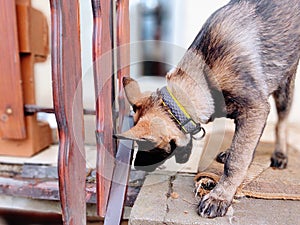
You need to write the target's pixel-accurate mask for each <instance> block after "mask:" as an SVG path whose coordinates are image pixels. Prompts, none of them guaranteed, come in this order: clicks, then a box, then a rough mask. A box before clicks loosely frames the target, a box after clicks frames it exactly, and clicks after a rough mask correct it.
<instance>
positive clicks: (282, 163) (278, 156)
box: [271, 152, 288, 169]
mask: <svg viewBox="0 0 300 225" xmlns="http://www.w3.org/2000/svg"><path fill="white" fill-rule="evenodd" d="M287 163H288V157H287V156H286V155H285V154H283V153H281V152H275V153H273V155H272V157H271V167H273V168H277V169H285V168H286V167H287Z"/></svg>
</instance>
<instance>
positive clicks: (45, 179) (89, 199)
mask: <svg viewBox="0 0 300 225" xmlns="http://www.w3.org/2000/svg"><path fill="white" fill-rule="evenodd" d="M129 150H130V149H129ZM0 167H1V174H2V175H1V176H0V194H5V195H8V196H15V197H23V198H30V199H40V200H50V201H51V200H54V201H59V200H60V197H59V186H58V179H57V167H51V166H41V165H34V164H30V165H24V166H21V168H20V166H19V167H16V166H15V168H12V165H11V164H9V165H3V164H2V165H1V166H0ZM4 170H6V172H5V173H6V174H9V175H10V177H5V176H4V175H3V174H4ZM20 170H22V171H20ZM122 174H123V173H120V175H122ZM116 175H117V174H116ZM120 179H123V177H120V178H118V179H115V180H114V181H116V183H115V184H116V185H120V186H123V185H124V184H125V185H126V182H127V178H125V179H124V181H125V183H124V182H123V181H122V180H120ZM144 179H145V173H141V171H131V173H130V180H129V186H128V190H127V195H126V196H127V198H126V199H125V206H128V207H132V206H133V204H134V201H135V199H136V197H137V195H138V193H139V191H140V188H141V187H142V184H143V182H144ZM119 181H120V182H119ZM124 190H126V189H124ZM119 193H121V194H122V196H125V194H124V193H122V192H119ZM84 194H85V200H86V203H90V204H96V182H95V176H94V171H92V172H91V171H86V186H85V192H84ZM114 196H115V198H116V199H117V201H120V199H121V198H120V199H119V198H118V197H120V196H119V195H114ZM123 199H124V198H123ZM110 202H111V200H110ZM122 204H123V202H122ZM118 210H120V209H118ZM118 210H117V211H118ZM121 211H122V208H121ZM107 216H108V215H107ZM115 224H117V223H113V225H115Z"/></svg>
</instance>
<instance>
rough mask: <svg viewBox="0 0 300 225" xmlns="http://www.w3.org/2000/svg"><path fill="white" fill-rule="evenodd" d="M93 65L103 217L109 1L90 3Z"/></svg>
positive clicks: (107, 178)
mask: <svg viewBox="0 0 300 225" xmlns="http://www.w3.org/2000/svg"><path fill="white" fill-rule="evenodd" d="M92 7H93V18H94V30H93V63H94V82H95V94H96V99H97V101H96V137H97V151H98V154H97V191H98V192H97V202H98V207H97V209H98V214H99V216H102V217H104V216H105V213H106V204H107V199H108V194H109V190H110V185H111V179H112V173H113V168H114V149H113V140H112V134H113V122H112V121H113V119H112V51H111V32H110V16H111V13H110V12H111V1H110V0H92Z"/></svg>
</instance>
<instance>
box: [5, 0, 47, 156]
mask: <svg viewBox="0 0 300 225" xmlns="http://www.w3.org/2000/svg"><path fill="white" fill-rule="evenodd" d="M5 2H6V1H1V3H0V4H4V3H5ZM9 4H13V5H11V8H10V9H8V8H5V7H6V6H4V5H3V7H2V6H1V7H0V10H1V13H0V18H2V19H0V20H1V21H2V22H4V20H3V19H5V20H7V22H5V25H0V30H1V31H0V39H1V40H0V46H1V47H0V52H2V53H4V52H5V55H6V57H2V60H1V61H0V71H1V72H0V79H1V81H0V96H1V97H0V105H1V106H0V111H1V112H3V110H5V112H4V113H2V114H1V115H2V117H1V118H2V121H1V123H0V128H1V139H0V154H1V155H9V156H31V155H33V154H35V153H37V152H39V151H41V150H42V149H44V148H46V147H48V146H49V145H51V143H52V131H51V129H50V127H49V125H48V123H45V122H40V121H38V120H37V116H36V113H34V114H31V115H26V116H24V104H35V83H34V63H35V62H42V61H45V59H46V58H47V56H48V54H49V47H48V45H49V43H48V24H47V21H46V18H45V16H44V15H43V14H42V13H41V12H39V11H38V10H36V9H34V8H32V7H31V3H30V0H16V2H15V3H14V1H9ZM10 10H12V11H11V12H10ZM7 13H8V14H7ZM6 14H7V15H6ZM5 15H6V16H5ZM2 16H4V17H2ZM2 22H1V23H2ZM12 24H15V25H12ZM16 28H17V32H16V30H15V29H16ZM5 30H6V31H5ZM6 32H8V33H6ZM4 39H7V40H4ZM15 42H17V43H15ZM13 43H14V44H13ZM12 44H13V45H12ZM13 46H14V47H13ZM17 47H18V48H17ZM13 55H14V56H13ZM2 63H3V64H2ZM11 65H13V67H10V66H11ZM8 69H10V70H11V69H12V70H11V71H8ZM20 72H21V73H20ZM43 75H44V74H40V76H43ZM2 79H3V81H2ZM11 82H12V83H11ZM20 94H21V97H20ZM2 98H3V99H2ZM17 100H18V101H17ZM7 113H8V114H7ZM24 122H25V127H23V126H24ZM22 124H23V125H22ZM6 125H8V126H6ZM19 126H20V127H19ZM20 129H21V131H20ZM25 133H26V136H23V135H25ZM20 134H22V136H20ZM17 137H18V138H17Z"/></svg>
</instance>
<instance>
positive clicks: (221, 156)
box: [216, 151, 227, 164]
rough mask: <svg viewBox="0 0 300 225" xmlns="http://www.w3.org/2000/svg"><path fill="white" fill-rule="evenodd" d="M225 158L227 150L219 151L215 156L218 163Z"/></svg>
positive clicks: (222, 161)
mask: <svg viewBox="0 0 300 225" xmlns="http://www.w3.org/2000/svg"><path fill="white" fill-rule="evenodd" d="M226 158H227V151H224V152H220V153H219V154H218V155H217V157H216V161H217V162H218V163H223V164H224V163H225V161H226Z"/></svg>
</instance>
